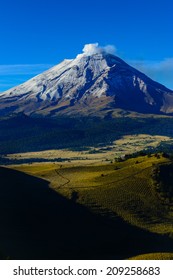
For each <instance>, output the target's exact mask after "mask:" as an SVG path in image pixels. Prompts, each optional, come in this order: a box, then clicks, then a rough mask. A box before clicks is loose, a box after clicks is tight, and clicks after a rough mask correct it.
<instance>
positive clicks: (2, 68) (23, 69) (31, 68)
mask: <svg viewBox="0 0 173 280" xmlns="http://www.w3.org/2000/svg"><path fill="white" fill-rule="evenodd" d="M50 67H52V65H50V64H17V65H0V75H1V76H6V75H27V74H29V75H32V74H33V75H37V74H38V73H41V72H43V71H45V70H47V69H49V68H50Z"/></svg>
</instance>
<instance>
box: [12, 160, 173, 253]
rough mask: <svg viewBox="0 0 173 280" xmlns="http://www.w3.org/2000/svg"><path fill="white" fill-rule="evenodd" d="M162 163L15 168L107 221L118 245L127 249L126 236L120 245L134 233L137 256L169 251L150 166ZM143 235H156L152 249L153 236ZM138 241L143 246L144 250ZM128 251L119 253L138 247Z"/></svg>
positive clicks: (168, 223) (163, 209)
mask: <svg viewBox="0 0 173 280" xmlns="http://www.w3.org/2000/svg"><path fill="white" fill-rule="evenodd" d="M167 161H168V159H165V158H160V159H157V158H156V157H151V158H148V157H147V156H146V157H139V158H136V159H129V160H127V161H124V162H119V163H114V164H107V165H103V164H102V165H88V166H85V165H83V166H79V165H77V164H76V165H74V166H73V165H72V164H71V165H70V164H69V165H67V164H63V165H58V164H42V165H41V164H39V165H34V164H33V165H23V166H20V167H16V168H17V169H20V170H21V171H23V172H27V173H29V174H32V175H34V176H39V177H42V178H45V179H46V180H48V181H49V182H50V185H51V187H52V188H53V189H54V190H56V192H58V193H59V194H61V195H63V196H65V197H66V198H68V199H71V200H73V199H74V201H75V202H78V203H79V204H80V205H83V206H85V207H87V208H88V209H90V211H92V212H93V213H95V214H99V215H101V216H102V217H106V220H107V221H109V222H110V223H113V224H114V226H116V228H117V232H116V234H115V239H118V238H120V236H121V238H120V241H121V242H122V246H124V247H128V246H129V243H128V242H129V241H130V238H128V239H127V241H125V239H126V237H127V232H129V234H130V235H131V234H133V235H134V239H135V240H136V241H135V242H136V243H137V244H138V249H139V254H141V253H150V252H159V250H160V251H162V252H164V251H168V252H169V251H170V252H172V251H173V244H172V243H170V244H171V245H170V244H169V242H172V241H169V238H168V237H169V236H170V237H171V236H172V233H173V225H172V210H171V209H169V207H168V206H167V205H164V204H163V203H162V201H161V200H160V199H159V196H158V194H157V192H156V188H155V185H154V183H153V180H152V176H151V175H152V170H153V165H154V164H159V163H163V162H167ZM123 221H125V224H124V222H123ZM128 225H129V226H128ZM130 225H132V226H130ZM126 226H127V228H126ZM137 229H141V231H139V232H138V230H137ZM145 231H147V232H151V233H156V234H158V236H157V237H158V239H157V237H155V244H156V246H154V247H153V246H152V245H153V244H151V239H152V238H151V239H150V237H148V236H145V233H146V232H145ZM144 232H145V233H144ZM125 236H126V237H125ZM141 238H142V239H141ZM159 238H160V239H159ZM162 238H163V239H162ZM164 238H166V239H164ZM138 239H139V240H138ZM142 240H143V241H142ZM170 240H171V239H170ZM139 241H140V242H144V243H145V244H144V247H145V248H144V247H143V246H142V247H140V245H139V243H140V242H139ZM147 242H148V245H147V244H146V243H147ZM152 242H153V241H152ZM127 244H128V245H127ZM168 244H169V246H168ZM123 250H124V251H125V249H123ZM130 250H131V251H130ZM130 250H129V249H127V251H126V253H125V252H124V253H123V254H124V255H125V254H127V255H128V254H129V255H130V254H131V255H135V250H137V248H136V249H134V250H133V249H132V248H131V249H130ZM115 252H116V249H115ZM118 254H119V253H118ZM115 255H116V253H115ZM119 257H120V256H119Z"/></svg>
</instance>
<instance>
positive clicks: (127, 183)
mask: <svg viewBox="0 0 173 280" xmlns="http://www.w3.org/2000/svg"><path fill="white" fill-rule="evenodd" d="M21 156H22V154H21ZM107 156H108V154H107ZM171 164H172V163H171V160H170V159H169V158H166V157H163V156H162V155H160V154H159V155H152V156H147V155H146V156H139V157H134V158H133V157H132V158H130V159H127V160H122V161H111V160H109V161H101V160H100V162H99V161H98V160H97V161H93V162H92V159H90V160H88V161H86V160H81V159H80V160H77V159H76V160H74V161H70V162H62V163H56V162H51V163H50V162H47V163H46V162H45V163H30V164H21V165H11V166H9V167H8V168H3V172H2V175H1V178H4V182H5V183H4V184H5V185H9V186H10V187H9V195H12V194H13V193H14V186H13V185H14V184H15V185H16V184H17V188H18V184H19V185H20V189H19V188H18V189H19V194H20V193H22V194H24V195H25V191H26V181H27V192H28V193H29V198H28V195H27V196H26V203H24V202H23V199H22V197H21V201H22V206H20V209H21V211H23V212H25V211H26V213H27V215H28V211H30V213H32V216H33V217H34V218H33V219H34V225H35V224H37V219H36V217H37V216H38V217H37V218H39V223H41V224H40V226H39V227H38V226H36V228H33V227H32V225H30V227H29V229H28V225H26V223H24V224H23V223H21V224H20V223H19V225H18V227H15V228H13V233H14V234H13V247H14V248H13V250H11V251H10V246H9V245H8V246H7V245H6V247H5V246H4V247H3V246H0V248H2V250H3V252H5V253H6V254H7V255H9V256H11V257H12V258H18V257H19V256H20V257H21V258H29V257H30V258H40V257H41V256H42V258H46V257H47V258H50V256H51V258H62V257H64V258H66V259H68V258H69V257H70V258H76V259H78V258H88V259H92V258H96V259H109V258H110V259H127V258H133V257H134V258H137V257H135V256H139V257H140V255H144V256H146V259H147V258H148V256H147V255H145V254H150V255H149V256H150V257H151V256H153V259H154V258H155V257H156V256H157V258H160V259H163V258H164V257H163V253H164V254H165V253H166V258H167V259H169V256H170V259H171V258H172V254H173V222H172V220H173V204H172V199H171V198H170V199H168V196H169V195H172V193H168V192H167V189H165V190H164V188H163V183H162V182H161V181H163V178H161V177H159V176H155V173H157V172H156V170H157V169H160V168H162V166H166V167H167V166H168V168H166V170H168V173H169V174H170V165H171ZM9 168H10V169H9ZM4 172H5V173H6V175H4ZM164 172H166V171H164ZM8 173H10V174H12V175H13V176H17V178H18V179H17V180H16V179H15V178H14V180H13V183H12V181H11V180H12V177H13V176H12V175H10V176H11V177H9V179H8V178H7V175H8ZM21 178H22V179H21ZM28 178H29V181H30V183H28V182H29V181H28ZM8 180H9V181H8ZM23 180H24V181H23ZM35 180H36V181H35ZM37 180H38V183H36V182H37ZM22 182H23V183H22ZM24 182H25V183H24ZM31 183H32V184H31ZM171 183H172V182H171V181H170V186H171ZM12 186H13V187H12ZM159 186H162V189H160V188H161V187H159ZM170 188H171V187H170ZM11 192H12V193H11ZM46 192H47V194H46ZM49 192H51V199H50V201H49V199H48V201H47V198H46V197H48V198H50V194H48V193H49ZM35 195H36V197H35ZM47 195H48V196H47ZM15 198H16V197H15ZM11 199H12V198H11ZM33 200H34V202H33ZM35 200H36V201H35ZM3 201H4V200H3ZM59 201H64V202H63V204H62V203H59ZM55 202H56V203H55ZM3 203H5V202H3ZM15 203H16V205H17V201H16V202H15V200H14V205H12V206H10V207H11V211H13V210H14V209H15V211H17V213H18V212H19V210H16V207H17V206H15ZM37 204H38V205H37ZM44 204H45V206H44ZM18 205H20V203H18ZM33 205H34V206H33ZM50 205H51V207H50ZM62 205H63V207H62ZM1 207H2V206H1ZM6 207H7V208H8V206H6ZM22 207H24V209H25V208H26V207H27V208H26V209H25V211H24V210H22V209H23V208H22ZM13 208H14V209H13ZM8 211H9V209H8ZM15 211H14V212H15ZM37 212H38V213H37ZM16 215H17V214H16ZM22 215H23V214H22ZM44 217H45V220H44ZM4 219H5V218H4ZM30 219H31V218H30ZM40 220H41V221H40ZM50 221H51V222H50ZM53 221H56V223H55V224H54V222H53ZM30 222H31V221H30ZM43 224H44V226H43ZM44 227H45V228H46V235H45V231H44ZM19 228H20V230H21V229H22V232H24V233H25V234H24V233H21V231H20V235H21V237H22V238H21V240H20V243H21V244H23V245H22V246H23V247H22V248H25V247H26V248H25V250H24V252H23V250H22V249H21V252H20V254H19V253H17V254H16V252H15V246H16V247H17V246H18V245H19V244H18V242H19V240H18V239H16V238H15V236H17V233H16V232H19ZM48 229H49V230H48ZM28 230H29V232H30V233H31V236H32V238H31V236H28ZM32 231H33V232H35V233H36V237H35V234H34V233H33V232H32ZM23 235H24V236H25V239H24V240H23ZM38 237H39V238H40V239H39V241H38ZM47 238H48V239H49V240H50V239H51V241H49V242H50V246H49V248H47V245H46V240H47ZM27 240H29V241H28V242H27V244H26V241H27ZM40 240H41V241H40ZM31 241H32V242H31ZM22 242H23V243H22ZM33 242H34V244H35V245H34V250H35V251H34V250H33V245H32V246H31V244H33ZM40 242H41V244H44V245H43V246H42V250H41V251H40V246H41V245H40ZM28 244H30V245H29V248H27V247H28ZM53 244H54V245H53ZM0 245H1V244H0ZM2 245H3V242H2ZM51 248H52V249H51ZM40 255H41V256H40ZM159 256H160V257H159ZM144 258H145V257H144Z"/></svg>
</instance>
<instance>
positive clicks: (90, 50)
mask: <svg viewBox="0 0 173 280" xmlns="http://www.w3.org/2000/svg"><path fill="white" fill-rule="evenodd" d="M82 51H83V53H82V54H78V55H77V58H80V57H81V56H90V55H93V54H96V53H109V54H115V53H116V47H115V46H113V45H106V46H104V47H101V46H99V44H98V43H94V44H86V45H85V46H84V48H83V50H82Z"/></svg>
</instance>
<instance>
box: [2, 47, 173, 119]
mask: <svg viewBox="0 0 173 280" xmlns="http://www.w3.org/2000/svg"><path fill="white" fill-rule="evenodd" d="M117 109H119V110H122V111H133V112H138V113H143V114H173V91H172V90H169V89H168V88H166V87H165V86H163V85H161V84H159V83H157V82H155V81H153V80H152V79H150V78H149V77H147V76H146V75H144V74H143V73H141V72H140V71H138V70H136V69H135V68H133V67H131V66H129V65H128V64H127V63H126V62H124V61H123V60H122V59H120V58H119V57H117V56H115V55H112V54H108V53H106V52H99V53H95V54H92V55H86V54H83V55H78V56H77V57H76V58H75V59H71V60H64V61H63V62H61V63H60V64H58V65H56V66H54V67H53V68H51V69H49V70H48V71H46V72H43V73H42V74H40V75H38V76H36V77H34V78H32V79H30V80H29V81H27V82H25V83H23V84H21V85H19V86H17V87H14V88H12V89H10V90H7V91H5V92H4V93H2V94H1V95H0V116H5V115H10V114H13V113H24V114H26V115H30V116H38V115H40V116H48V117H49V116H60V115H61V116H62V115H65V116H80V115H88V116H89V115H97V114H98V115H99V114H103V115H106V114H109V113H110V112H114V111H115V110H117Z"/></svg>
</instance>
